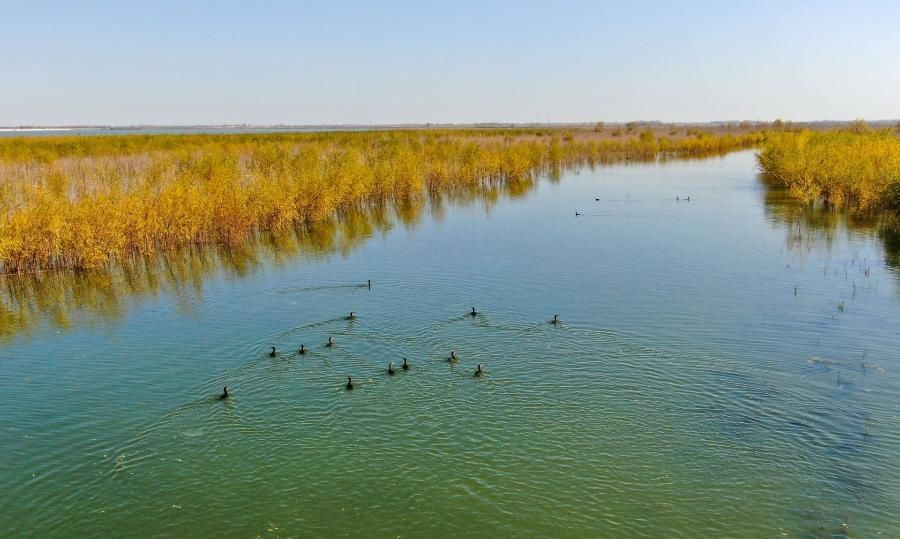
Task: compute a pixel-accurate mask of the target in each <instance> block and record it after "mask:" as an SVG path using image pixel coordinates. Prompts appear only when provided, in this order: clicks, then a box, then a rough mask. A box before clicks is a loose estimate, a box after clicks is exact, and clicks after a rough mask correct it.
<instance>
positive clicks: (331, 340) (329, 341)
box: [325, 337, 334, 348]
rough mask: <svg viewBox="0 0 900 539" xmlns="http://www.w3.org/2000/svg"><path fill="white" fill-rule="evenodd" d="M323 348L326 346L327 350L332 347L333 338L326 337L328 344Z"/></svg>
mask: <svg viewBox="0 0 900 539" xmlns="http://www.w3.org/2000/svg"><path fill="white" fill-rule="evenodd" d="M325 346H327V347H329V348H331V347H332V346H334V337H328V344H326V345H325Z"/></svg>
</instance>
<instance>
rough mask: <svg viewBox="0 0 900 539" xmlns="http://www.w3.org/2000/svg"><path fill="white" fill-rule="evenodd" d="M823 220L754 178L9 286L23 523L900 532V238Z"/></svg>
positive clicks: (647, 183) (544, 187) (9, 480)
mask: <svg viewBox="0 0 900 539" xmlns="http://www.w3.org/2000/svg"><path fill="white" fill-rule="evenodd" d="M676 195H678V196H679V197H680V198H682V200H678V201H676V200H675V197H676ZM687 196H690V197H691V199H690V201H689V202H688V201H686V200H684V197H687ZM469 198H471V197H469ZM595 198H599V199H600V200H599V201H596V200H595ZM800 209H801V206H799V205H797V204H796V203H793V202H791V201H790V200H788V199H786V198H785V197H784V196H783V195H781V194H779V193H777V192H772V191H768V190H767V189H766V188H765V187H764V186H763V184H762V183H761V182H760V180H759V179H758V178H757V176H756V173H755V165H754V159H753V154H752V153H751V152H743V153H737V154H732V155H730V156H727V157H724V158H714V159H708V160H702V161H682V162H670V163H660V164H632V165H627V166H626V165H620V166H608V167H601V168H597V169H595V170H593V171H591V170H589V169H583V170H581V171H580V172H579V173H576V172H568V173H564V174H563V175H562V178H560V179H557V180H550V179H546V178H544V179H541V180H540V181H537V182H535V183H534V185H525V186H522V187H521V189H518V190H517V189H515V188H513V189H510V190H506V191H497V192H493V193H488V194H487V195H484V196H482V197H481V198H476V199H475V200H466V197H459V198H458V200H457V201H456V202H452V201H451V202H446V201H445V202H444V203H443V204H442V205H440V207H437V205H433V206H431V207H430V208H419V209H418V210H416V209H409V208H407V210H406V211H407V213H408V212H412V213H413V214H414V215H412V216H411V215H408V214H404V212H403V211H400V212H399V213H400V214H401V215H400V216H399V217H398V215H396V213H398V212H394V211H387V212H385V213H384V214H380V215H375V216H369V217H366V218H360V219H359V220H357V221H353V220H348V221H346V222H341V223H335V224H334V227H335V230H336V232H335V231H334V230H331V229H329V230H327V231H326V232H323V233H322V237H319V238H315V237H314V238H308V237H307V238H305V239H302V240H297V239H296V238H295V241H294V242H293V243H290V244H289V248H288V247H285V246H281V247H280V246H279V244H278V243H277V242H276V243H274V244H270V245H267V246H265V247H264V248H257V249H254V250H252V251H251V252H250V253H249V254H247V253H242V254H240V256H238V255H236V254H234V253H231V254H227V253H226V254H223V253H221V252H220V253H217V254H215V255H209V256H210V257H212V258H204V255H201V254H196V255H184V256H182V257H180V258H178V257H176V262H175V263H173V262H172V260H169V261H166V262H164V263H161V264H160V265H159V266H157V267H155V268H154V269H152V270H146V268H145V271H129V272H126V273H125V274H123V275H119V276H118V277H111V276H104V275H93V276H84V275H82V276H72V275H70V276H59V277H52V276H51V277H46V278H43V279H44V280H43V281H40V282H41V283H43V284H40V285H38V284H34V285H29V286H25V285H23V284H22V283H23V282H24V281H21V280H20V281H18V284H16V282H12V281H11V280H9V279H7V280H6V282H5V283H4V289H5V290H6V291H7V294H6V296H5V298H6V305H5V307H4V309H5V310H6V311H7V312H6V314H5V318H3V319H2V320H3V321H4V322H3V323H5V324H6V325H5V328H4V331H3V332H2V333H0V335H2V336H3V339H4V340H3V341H0V451H2V458H0V492H2V493H3V495H2V496H0V524H2V526H0V529H2V530H3V535H4V536H10V535H13V536H16V535H31V536H47V535H65V536H109V535H115V536H135V537H137V536H142V537H143V536H160V535H192V536H213V535H227V536H238V537H253V536H272V537H276V536H281V537H291V536H294V537H299V536H312V535H321V536H345V535H360V536H383V537H387V536H418V537H431V536H440V535H458V536H469V537H497V536H606V537H622V536H646V537H660V536H689V537H704V536H706V537H708V536H732V537H767V536H780V535H782V534H787V535H788V536H791V537H819V536H822V537H831V536H844V535H846V536H852V537H875V536H878V535H882V536H884V537H898V536H900V521H898V519H897V514H898V513H897V511H898V508H900V466H898V464H900V418H898V408H900V391H898V382H900V357H898V352H897V350H898V349H900V331H898V330H897V328H900V301H898V277H897V271H898V270H897V268H896V267H892V266H891V265H890V264H889V263H886V261H890V260H894V261H895V260H896V251H892V250H891V249H890V248H886V245H887V246H890V245H894V246H895V248H896V244H897V242H896V241H893V243H891V241H890V238H884V237H881V236H879V234H880V233H879V232H878V229H877V228H867V227H863V226H855V225H852V223H848V222H847V221H846V220H845V219H843V218H841V217H840V216H836V215H833V214H832V216H831V217H829V216H828V215H825V216H824V217H822V216H819V217H815V218H814V216H813V215H812V214H811V213H810V209H809V208H807V213H805V214H804V213H797V212H798V210H800ZM575 210H578V211H580V212H582V215H581V216H579V217H575V214H574V211H575ZM798 218H799V220H798ZM403 221H405V222H406V223H407V224H406V225H404V224H402V222H403ZM392 223H393V224H392ZM286 245H287V244H286ZM185 257H187V258H185ZM54 279H56V280H54ZM368 279H371V280H372V286H371V288H369V287H368V286H366V281H367V280H368ZM11 298H12V299H11ZM472 306H475V307H476V308H477V310H478V311H479V314H477V315H476V316H474V317H472V316H470V315H468V314H467V313H468V312H469V310H470V308H471V307H472ZM351 310H352V311H356V312H357V313H358V319H356V320H346V319H345V317H346V316H347V314H348V313H349V312H350V311H351ZM557 313H558V314H559V315H560V319H561V321H562V323H561V324H560V325H553V324H551V323H549V321H550V320H551V318H552V317H553V315H554V314H557ZM329 336H333V337H334V338H335V343H336V344H335V346H334V347H332V348H330V349H329V348H326V347H325V342H326V341H327V338H328V337H329ZM300 344H305V345H306V346H307V347H308V348H309V349H310V351H309V353H307V354H305V355H298V354H296V353H295V350H296V349H297V348H298V347H299V346H300ZM270 346H276V347H277V348H278V355H277V356H276V357H274V358H273V357H269V355H268V351H269V347H270ZM451 351H455V352H456V354H457V355H458V356H459V361H458V362H457V363H455V364H451V363H448V362H447V361H446V357H447V356H448V355H449V354H450V352H451ZM403 357H406V358H408V359H409V361H410V363H411V365H412V368H411V369H410V370H409V371H399V372H398V373H397V374H396V375H394V376H388V375H387V374H386V372H385V369H386V367H387V364H388V362H390V361H393V362H394V363H395V365H399V364H400V363H401V362H402V358H403ZM477 364H483V365H484V369H485V374H484V376H482V377H480V378H476V377H474V376H473V371H474V370H475V368H476V365H477ZM347 376H352V377H353V379H354V380H355V382H356V388H355V389H354V390H353V391H346V390H345V389H344V383H345V381H346V377H347ZM224 385H227V386H228V387H229V388H230V391H231V393H232V397H231V398H230V399H228V400H224V401H220V400H218V399H217V398H216V396H217V395H218V394H219V393H220V392H221V389H222V386H224Z"/></svg>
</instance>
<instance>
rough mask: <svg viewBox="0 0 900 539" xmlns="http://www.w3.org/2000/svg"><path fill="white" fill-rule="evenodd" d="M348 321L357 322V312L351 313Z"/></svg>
mask: <svg viewBox="0 0 900 539" xmlns="http://www.w3.org/2000/svg"><path fill="white" fill-rule="evenodd" d="M347 320H356V311H350V316H348V317H347Z"/></svg>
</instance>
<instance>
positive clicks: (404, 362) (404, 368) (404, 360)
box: [402, 358, 409, 371]
mask: <svg viewBox="0 0 900 539" xmlns="http://www.w3.org/2000/svg"><path fill="white" fill-rule="evenodd" d="M402 367H403V370H404V371H408V370H409V363H407V362H406V358H403V365H402Z"/></svg>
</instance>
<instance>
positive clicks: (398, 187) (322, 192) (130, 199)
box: [0, 128, 765, 273]
mask: <svg viewBox="0 0 900 539" xmlns="http://www.w3.org/2000/svg"><path fill="white" fill-rule="evenodd" d="M633 134H634V136H628V137H621V138H617V139H616V140H591V139H589V140H583V139H579V138H578V137H574V136H573V135H572V134H571V133H568V132H566V131H564V130H554V129H549V128H533V129H531V128H529V129H510V130H497V129H488V130H479V129H470V130H420V131H413V130H398V131H369V132H331V133H308V134H298V133H293V134H289V133H275V134H239V135H131V136H102V137H96V136H72V137H68V136H62V137H33V138H31V137H29V138H24V137H23V138H8V139H0V273H15V272H29V271H35V270H43V269H59V268H90V267H98V266H104V265H106V264H108V263H110V262H113V261H115V260H116V259H117V258H122V257H127V256H130V255H146V254H152V253H156V252H159V251H161V250H166V249H171V248H177V247H183V246H188V245H194V244H211V243H212V244H236V243H240V242H242V241H244V240H246V239H247V238H248V237H250V236H252V235H253V234H256V233H259V232H279V231H282V230H286V229H290V228H292V227H295V226H298V225H307V226H315V224H316V223H317V222H322V221H326V220H327V219H329V218H330V217H331V216H333V215H334V214H335V213H338V212H342V211H350V210H355V209H358V208H360V207H364V206H366V205H373V204H385V203H397V202H402V201H404V200H409V199H411V198H414V197H428V196H432V195H436V194H441V193H445V192H450V191H453V190H454V189H461V188H463V189H472V188H479V187H480V186H481V187H483V186H486V185H489V184H495V183H497V182H504V183H506V182H516V181H519V180H523V179H530V178H532V177H533V175H535V174H539V173H542V172H546V171H550V170H553V169H555V168H559V167H565V166H571V165H576V164H597V163H608V162H615V161H620V160H625V159H654V158H656V157H658V156H661V155H663V156H675V157H680V156H699V155H706V154H713V153H721V152H726V151H731V150H735V149H740V148H747V147H753V146H756V145H758V144H759V143H760V142H761V141H762V140H763V139H764V138H765V135H764V134H762V133H759V132H752V133H742V134H736V135H731V134H725V135H719V136H714V135H710V134H708V133H704V132H696V133H693V134H691V135H690V136H688V137H685V138H680V139H676V140H673V139H668V138H662V137H658V136H656V135H655V134H654V133H653V132H652V131H650V130H645V131H640V132H638V131H635V132H634V133H633Z"/></svg>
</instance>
